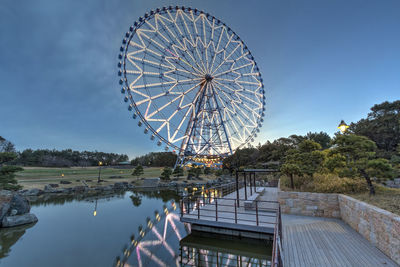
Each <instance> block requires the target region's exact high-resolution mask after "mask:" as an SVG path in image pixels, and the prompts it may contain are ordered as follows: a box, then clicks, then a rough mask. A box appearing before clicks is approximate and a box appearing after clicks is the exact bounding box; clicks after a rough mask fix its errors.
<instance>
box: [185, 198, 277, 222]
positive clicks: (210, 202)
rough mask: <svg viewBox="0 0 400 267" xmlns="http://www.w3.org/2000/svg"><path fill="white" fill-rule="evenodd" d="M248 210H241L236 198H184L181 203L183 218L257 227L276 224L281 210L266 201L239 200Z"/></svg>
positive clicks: (275, 203)
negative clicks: (276, 218)
mask: <svg viewBox="0 0 400 267" xmlns="http://www.w3.org/2000/svg"><path fill="white" fill-rule="evenodd" d="M239 202H241V203H242V204H241V205H240V206H241V207H243V206H245V205H244V204H246V202H248V205H247V207H248V208H246V209H243V208H241V209H239V207H238V201H237V199H236V198H226V197H219V196H218V195H217V196H215V195H213V194H212V192H210V194H208V195H207V194H206V193H204V194H202V195H196V196H187V197H183V198H182V199H181V201H180V205H181V206H180V208H181V209H180V210H181V217H184V216H187V217H188V218H193V219H199V220H200V219H203V220H208V221H216V222H218V221H224V222H230V223H236V224H237V223H241V224H247V225H255V226H261V225H263V226H265V225H266V224H272V225H274V224H275V220H274V218H275V217H276V216H277V215H276V214H277V212H278V210H279V203H278V202H276V201H265V200H253V201H249V200H245V199H239Z"/></svg>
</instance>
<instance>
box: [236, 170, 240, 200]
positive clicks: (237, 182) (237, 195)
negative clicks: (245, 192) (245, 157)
mask: <svg viewBox="0 0 400 267" xmlns="http://www.w3.org/2000/svg"><path fill="white" fill-rule="evenodd" d="M236 199H237V205H238V206H239V173H238V172H237V170H236Z"/></svg>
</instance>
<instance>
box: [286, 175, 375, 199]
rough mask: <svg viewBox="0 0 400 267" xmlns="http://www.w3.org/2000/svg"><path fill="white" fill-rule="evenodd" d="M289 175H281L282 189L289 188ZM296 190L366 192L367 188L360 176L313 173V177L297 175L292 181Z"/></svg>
mask: <svg viewBox="0 0 400 267" xmlns="http://www.w3.org/2000/svg"><path fill="white" fill-rule="evenodd" d="M289 178H290V177H287V176H282V177H281V186H282V188H283V189H289V187H290V179H289ZM294 185H295V188H296V190H299V191H304V192H316V193H341V194H353V193H363V192H367V191H368V188H367V186H366V185H365V183H364V182H363V181H362V179H360V178H341V177H339V176H337V175H335V174H319V173H318V174H315V175H314V176H313V177H308V176H304V177H299V178H298V179H296V180H295V181H294Z"/></svg>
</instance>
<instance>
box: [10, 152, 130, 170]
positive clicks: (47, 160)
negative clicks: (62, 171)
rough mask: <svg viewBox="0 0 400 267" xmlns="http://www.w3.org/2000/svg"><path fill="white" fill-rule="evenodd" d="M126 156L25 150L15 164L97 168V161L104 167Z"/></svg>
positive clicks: (125, 159)
mask: <svg viewBox="0 0 400 267" xmlns="http://www.w3.org/2000/svg"><path fill="white" fill-rule="evenodd" d="M128 159H129V158H128V156H127V155H121V154H116V153H104V152H98V151H94V152H91V151H74V150H72V149H65V150H61V151H60V150H55V149H53V150H49V149H37V150H32V149H25V150H24V151H22V152H20V153H19V156H18V159H17V160H16V161H15V163H16V164H19V165H24V166H37V167H71V166H84V167H86V166H98V163H99V161H101V162H103V164H104V165H113V164H117V163H118V162H122V161H127V160H128Z"/></svg>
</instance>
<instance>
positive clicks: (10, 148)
mask: <svg viewBox="0 0 400 267" xmlns="http://www.w3.org/2000/svg"><path fill="white" fill-rule="evenodd" d="M0 152H11V153H15V147H14V144H13V143H11V142H10V141H8V140H6V139H5V138H3V137H2V136H0Z"/></svg>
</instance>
